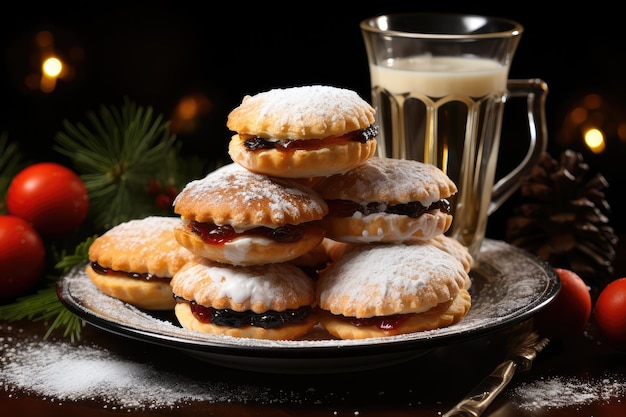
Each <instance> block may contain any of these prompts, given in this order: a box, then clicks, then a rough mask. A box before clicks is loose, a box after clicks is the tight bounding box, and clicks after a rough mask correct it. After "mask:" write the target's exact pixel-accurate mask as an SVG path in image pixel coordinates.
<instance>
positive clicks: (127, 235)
mask: <svg viewBox="0 0 626 417" xmlns="http://www.w3.org/2000/svg"><path fill="white" fill-rule="evenodd" d="M180 222H181V221H180V219H179V218H175V217H160V216H150V217H146V218H144V219H138V220H130V221H128V222H124V223H121V224H119V225H117V226H115V227H113V228H111V229H109V230H108V231H107V232H105V233H104V234H103V235H101V236H99V237H98V238H96V239H95V240H94V242H93V243H92V244H91V246H90V248H89V260H90V261H91V262H96V263H97V264H99V265H100V266H101V267H103V268H105V269H107V270H108V272H107V274H101V273H98V272H97V271H95V270H94V269H93V268H92V265H91V263H90V264H89V265H87V267H86V269H85V270H86V273H87V276H88V277H89V278H90V279H91V281H92V282H93V283H94V284H95V285H96V287H98V289H99V290H100V291H101V292H103V293H104V294H107V295H109V296H111V297H114V298H118V299H120V300H122V301H124V302H127V303H129V304H132V305H134V306H137V307H139V308H145V309H151V310H169V309H172V308H173V307H174V305H175V301H174V297H173V295H172V289H171V287H170V285H169V279H170V278H171V277H172V276H173V275H174V274H175V273H176V272H178V270H179V269H180V268H182V267H183V266H184V265H185V264H186V263H187V262H190V261H193V260H197V256H196V255H194V254H193V253H192V252H190V251H189V250H187V249H186V248H184V247H183V246H181V245H180V244H179V243H178V242H177V241H176V239H175V237H174V227H176V226H177V225H178V224H180ZM129 274H151V275H153V276H155V278H153V279H152V280H144V279H143V278H133V277H131V276H129Z"/></svg>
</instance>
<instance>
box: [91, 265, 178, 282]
mask: <svg viewBox="0 0 626 417" xmlns="http://www.w3.org/2000/svg"><path fill="white" fill-rule="evenodd" d="M91 268H92V269H93V270H94V271H95V272H96V273H98V274H101V275H124V276H126V277H128V278H134V279H141V280H144V281H149V282H170V281H171V278H165V277H159V276H156V275H154V274H150V273H147V272H144V273H138V272H126V271H116V270H113V269H110V268H105V267H103V266H102V265H100V264H99V263H97V262H92V263H91Z"/></svg>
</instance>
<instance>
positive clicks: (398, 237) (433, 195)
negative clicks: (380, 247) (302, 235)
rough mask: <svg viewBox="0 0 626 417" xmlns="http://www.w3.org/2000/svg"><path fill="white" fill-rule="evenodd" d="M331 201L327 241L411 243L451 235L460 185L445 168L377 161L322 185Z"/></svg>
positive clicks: (319, 186) (318, 185)
mask: <svg viewBox="0 0 626 417" xmlns="http://www.w3.org/2000/svg"><path fill="white" fill-rule="evenodd" d="M314 189H315V190H316V191H317V192H318V193H319V194H320V195H321V196H322V197H323V198H324V199H325V200H326V203H327V204H328V216H326V218H325V219H324V227H325V228H326V235H327V237H329V238H331V239H334V240H338V241H342V242H352V243H371V242H408V241H412V240H418V239H420V240H424V239H430V238H432V237H434V236H437V235H440V234H442V233H445V232H446V231H447V230H448V229H449V228H450V225H451V224H452V214H451V209H450V203H449V201H448V200H447V199H448V198H449V197H451V196H453V195H454V194H456V192H457V187H456V185H455V184H454V182H453V181H452V180H451V179H450V178H449V177H448V176H447V175H446V174H445V173H444V172H443V171H441V170H440V169H439V168H437V167H436V166H434V165H430V164H425V163H423V162H419V161H414V160H405V159H394V158H383V157H377V156H375V157H372V158H370V159H368V160H367V161H365V162H364V163H363V164H362V165H360V166H358V167H356V168H354V169H352V170H350V171H348V172H346V173H343V174H336V175H332V176H329V177H327V178H324V179H321V180H320V181H318V182H317V183H316V184H315V186H314Z"/></svg>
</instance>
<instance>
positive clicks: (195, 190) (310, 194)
mask: <svg viewBox="0 0 626 417" xmlns="http://www.w3.org/2000/svg"><path fill="white" fill-rule="evenodd" d="M174 211H175V212H176V213H177V214H180V216H181V218H182V219H183V222H182V223H181V224H180V225H179V226H178V227H176V228H175V231H174V235H175V238H176V240H177V241H178V242H179V243H180V244H181V245H182V246H184V247H185V248H187V249H188V250H190V251H191V252H193V253H195V254H197V255H199V256H203V257H206V258H209V259H212V260H215V261H219V262H225V263H230V264H233V265H255V264H263V263H277V262H285V261H288V260H291V259H294V258H297V257H298V256H301V255H303V254H305V253H306V252H308V251H310V250H311V249H313V248H314V247H315V246H317V245H318V244H319V243H320V242H321V241H322V239H323V238H324V236H325V230H324V229H323V228H322V227H321V225H320V224H319V221H320V220H321V219H322V218H323V217H324V216H325V215H326V213H328V207H327V206H326V202H325V201H324V199H322V198H321V197H320V196H319V195H318V194H317V193H316V192H314V191H313V190H312V189H311V188H309V187H307V186H306V185H303V184H301V183H299V182H296V181H291V180H289V179H283V178H274V177H269V176H267V175H262V174H257V173H254V172H251V171H248V170H246V169H244V168H242V167H240V166H238V165H237V164H234V163H233V164H229V165H227V166H225V167H222V168H220V169H218V170H215V171H213V172H211V173H209V174H208V175H207V176H206V177H204V178H202V179H200V180H195V181H191V182H190V183H188V184H187V185H186V186H185V188H184V189H183V190H182V191H181V192H180V193H179V194H178V196H177V197H176V199H175V200H174ZM192 222H197V223H200V224H204V223H206V224H207V225H209V226H212V225H216V226H231V227H232V229H233V230H234V232H236V233H238V235H236V236H235V237H234V238H233V239H231V240H228V241H226V242H225V243H211V242H205V241H204V240H203V239H202V237H201V236H200V235H199V234H198V233H197V232H195V231H194V230H193V228H195V227H196V225H195V224H194V223H192ZM260 226H263V227H267V228H269V229H278V228H279V227H286V226H301V230H299V232H301V233H302V237H301V238H300V239H298V240H295V241H292V240H290V239H286V240H282V241H279V240H273V239H270V238H268V237H261V236H259V235H252V234H246V233H245V232H246V231H247V230H250V229H254V228H256V227H260Z"/></svg>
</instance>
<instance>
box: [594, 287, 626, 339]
mask: <svg viewBox="0 0 626 417" xmlns="http://www.w3.org/2000/svg"><path fill="white" fill-rule="evenodd" d="M593 314H594V318H595V323H596V326H597V329H598V333H599V335H600V337H601V338H602V340H603V341H605V342H607V343H608V344H609V345H612V346H613V347H615V348H617V349H620V350H626V277H622V278H618V279H616V280H615V281H612V282H610V283H609V284H608V285H607V286H606V287H604V289H603V290H602V291H601V292H600V295H598V298H597V299H596V304H595V306H594V313H593Z"/></svg>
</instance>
